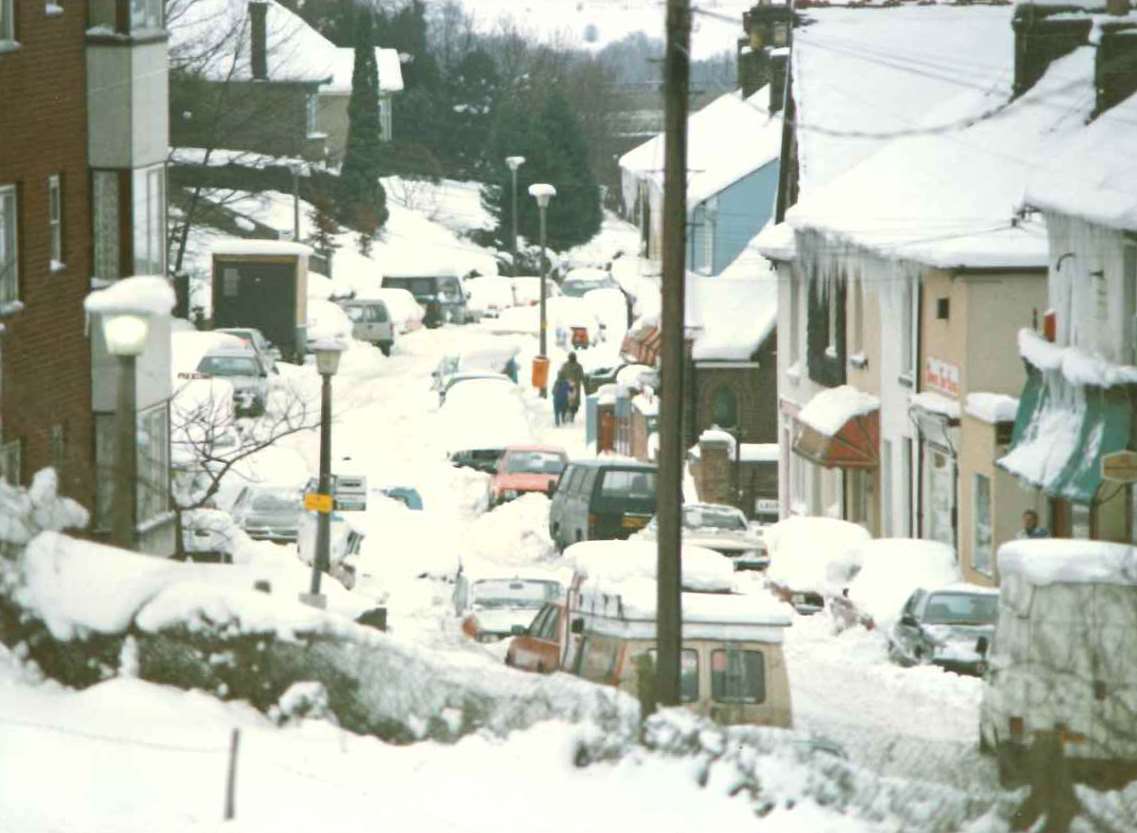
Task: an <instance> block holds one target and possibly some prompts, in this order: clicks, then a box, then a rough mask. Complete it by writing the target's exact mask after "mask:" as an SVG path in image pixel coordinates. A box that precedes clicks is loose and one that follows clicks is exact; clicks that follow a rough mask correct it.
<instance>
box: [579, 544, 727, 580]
mask: <svg viewBox="0 0 1137 833" xmlns="http://www.w3.org/2000/svg"><path fill="white" fill-rule="evenodd" d="M565 559H566V561H567V562H568V563H569V564H571V565H572V567H573V569H574V570H575V571H576V573H577V574H579V575H580V576H581V577H582V578H587V579H588V581H589V583H590V584H595V583H596V582H604V583H605V584H618V583H621V582H625V581H628V580H630V579H650V580H651V581H652V582H654V581H655V571H656V566H657V563H658V547H657V545H656V542H655V541H581V542H580V543H577V544H573V545H572V546H570V547H569V548H568V549H567V550H565ZM680 560H681V562H682V582H683V589H685V590H698V591H704V592H724V591H729V590H733V589H734V565H733V564H732V563H731V561H730V559H728V558H723V556H721V555H719V554H718V553H717V552H714V551H713V550H709V549H706V548H704V547H697V546H694V545H691V544H684V545H683V549H682V553H681V555H680Z"/></svg>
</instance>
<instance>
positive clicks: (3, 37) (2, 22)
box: [0, 0, 16, 46]
mask: <svg viewBox="0 0 1137 833" xmlns="http://www.w3.org/2000/svg"><path fill="white" fill-rule="evenodd" d="M15 43H16V0H0V46H5V45H7V44H15Z"/></svg>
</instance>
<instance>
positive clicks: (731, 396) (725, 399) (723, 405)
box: [711, 385, 738, 428]
mask: <svg viewBox="0 0 1137 833" xmlns="http://www.w3.org/2000/svg"><path fill="white" fill-rule="evenodd" d="M711 422H712V423H714V424H715V425H717V426H718V427H719V428H735V427H737V426H738V397H737V396H736V395H735V393H734V391H733V390H732V389H731V388H729V387H727V386H726V385H720V386H719V387H718V389H717V390H715V393H714V396H712V397H711Z"/></svg>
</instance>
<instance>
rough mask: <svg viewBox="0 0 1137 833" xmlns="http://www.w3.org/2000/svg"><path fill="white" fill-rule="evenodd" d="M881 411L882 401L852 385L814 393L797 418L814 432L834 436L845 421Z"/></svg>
mask: <svg viewBox="0 0 1137 833" xmlns="http://www.w3.org/2000/svg"><path fill="white" fill-rule="evenodd" d="M879 409H880V400H879V399H878V398H876V397H875V396H873V395H872V394H869V393H864V392H863V391H859V390H857V389H856V388H855V387H853V386H852V385H841V386H840V387H836V388H827V389H825V390H823V391H820V392H819V393H817V394H815V395H814V397H813V398H812V399H810V400H809V403H808V404H807V405H806V406H805V407H804V408H802V409H801V411H800V412H799V413H798V415H797V418H798V421H799V422H802V423H805V424H806V425H808V426H809V427H810V428H812V429H813V430H814V431H817V432H818V433H820V434H824V435H825V436H827V437H832V436H833V435H834V434H836V433H837V432H838V431H840V430H841V428H842V426H844V425H845V423H846V422H848V421H849V420H851V419H853V418H854V417H858V416H865V415H866V414H871V413H872V412H873V411H876V410H879Z"/></svg>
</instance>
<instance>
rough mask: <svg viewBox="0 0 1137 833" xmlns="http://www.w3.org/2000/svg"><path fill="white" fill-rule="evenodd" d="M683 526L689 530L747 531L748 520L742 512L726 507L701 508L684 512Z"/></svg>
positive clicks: (691, 508) (688, 509) (693, 508)
mask: <svg viewBox="0 0 1137 833" xmlns="http://www.w3.org/2000/svg"><path fill="white" fill-rule="evenodd" d="M683 526H685V527H687V528H688V529H731V530H738V531H740V532H741V531H743V530H745V529H746V519H745V518H744V517H743V516H742V514H741V513H740V512H737V511H736V510H733V509H728V508H726V507H724V508H722V509H718V508H714V507H709V506H700V507H690V508H687V509H684V510H683Z"/></svg>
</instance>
